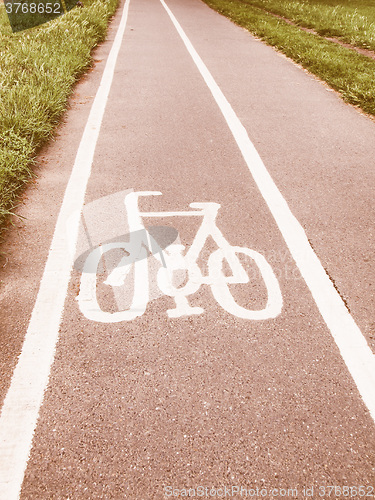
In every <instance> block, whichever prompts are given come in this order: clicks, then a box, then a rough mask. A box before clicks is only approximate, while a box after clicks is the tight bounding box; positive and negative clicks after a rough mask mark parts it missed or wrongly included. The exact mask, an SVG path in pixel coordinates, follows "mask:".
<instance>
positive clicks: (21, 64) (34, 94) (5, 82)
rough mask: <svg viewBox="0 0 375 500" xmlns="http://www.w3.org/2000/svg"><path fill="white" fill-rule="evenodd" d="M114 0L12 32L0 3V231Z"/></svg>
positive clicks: (104, 26)
mask: <svg viewBox="0 0 375 500" xmlns="http://www.w3.org/2000/svg"><path fill="white" fill-rule="evenodd" d="M117 4H118V0H94V1H88V0H85V7H83V8H78V7H77V8H74V9H73V10H72V11H70V12H69V13H68V14H66V15H64V16H62V17H59V18H58V19H56V20H54V21H51V22H49V23H47V24H43V25H41V26H40V27H38V28H33V29H30V30H25V31H22V32H18V33H12V31H11V28H10V25H9V22H8V19H7V16H6V12H5V8H4V6H3V5H1V4H0V102H1V109H0V229H1V228H3V227H4V223H5V221H6V220H7V217H8V215H9V214H10V213H11V212H12V211H13V210H14V207H15V205H16V202H17V197H18V195H19V192H20V189H21V188H22V186H23V185H24V184H25V183H26V182H27V181H28V180H29V179H30V178H31V177H32V176H33V169H32V167H33V158H34V157H35V154H36V152H37V150H38V149H39V148H40V147H41V146H42V145H43V144H44V143H45V142H46V141H47V140H48V139H49V138H50V137H51V136H52V134H53V130H54V128H55V126H56V125H57V124H58V122H59V119H60V117H61V115H62V113H63V111H64V110H65V109H66V105H67V100H68V97H69V95H70V93H71V91H72V87H73V85H74V83H75V82H76V81H77V79H78V77H79V76H80V75H82V73H83V72H84V71H85V70H86V69H87V68H88V67H89V66H90V65H91V50H92V48H93V47H95V46H96V45H97V44H98V42H100V41H102V40H103V39H104V37H105V34H106V30H107V25H108V22H109V19H110V17H111V16H112V15H113V13H114V12H115V10H116V7H117Z"/></svg>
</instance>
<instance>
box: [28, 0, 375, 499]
mask: <svg viewBox="0 0 375 500" xmlns="http://www.w3.org/2000/svg"><path fill="white" fill-rule="evenodd" d="M169 5H170V7H171V9H172V10H173V11H174V10H175V13H176V16H177V17H178V18H179V20H180V21H181V23H182V24H183V27H184V29H186V30H187V32H188V34H189V36H192V41H193V44H194V45H195V44H196V43H197V44H198V45H199V43H200V44H201V47H200V48H202V47H204V46H205V44H206V42H207V40H211V42H212V40H213V39H214V36H213V35H214V34H215V33H216V34H220V33H221V34H222V36H223V37H226V43H223V45H227V46H228V47H230V46H231V43H232V42H231V40H232V39H233V40H235V43H236V46H237V43H240V42H241V44H245V43H247V44H249V46H251V47H252V48H253V49H254V51H256V50H258V51H260V54H259V56H263V55H264V57H266V56H267V57H269V58H271V59H272V58H274V62H273V64H274V66H273V67H274V68H275V71H280V72H282V73H283V75H284V78H285V80H286V81H287V80H288V78H296V79H297V78H298V77H297V74H298V72H299V71H300V70H297V69H296V68H295V67H294V66H293V65H291V64H290V63H289V62H287V61H285V60H284V59H281V58H280V57H279V56H276V55H275V54H274V52H273V51H272V50H271V49H269V48H267V47H264V46H263V45H261V44H260V43H259V42H256V41H254V40H253V39H252V38H251V37H250V36H249V35H247V34H245V33H243V32H242V30H239V29H238V28H236V27H234V26H233V25H231V24H230V23H229V22H227V21H225V20H223V19H222V18H220V17H219V16H218V15H217V14H214V13H212V12H211V11H210V10H209V9H208V8H207V7H205V6H204V5H202V4H200V3H195V2H189V3H179V2H171V3H170V4H169ZM205 18H207V24H204V25H203V26H201V25H200V23H204V19H205ZM198 19H199V22H198V25H199V29H198V28H197V27H196V26H195V24H194V20H198ZM184 21H185V24H186V26H185V24H184ZM204 28H205V29H204ZM189 29H190V32H189ZM223 30H224V31H223ZM223 33H224V35H223ZM244 37H245V38H246V42H245V41H244ZM206 39H207V40H206ZM206 46H207V44H206ZM241 46H242V45H241ZM197 48H198V47H197ZM221 48H222V47H221ZM207 50H208V49H207ZM227 50H229V49H227ZM201 55H202V56H203V54H201ZM208 56H209V57H210V62H211V61H212V60H215V61H216V63H215V64H216V66H214V69H215V70H216V71H217V72H218V76H219V78H220V73H221V74H222V75H224V76H223V77H222V78H223V80H225V82H224V84H225V83H226V82H227V81H228V80H230V81H231V79H230V78H228V76H227V75H228V68H227V66H228V65H234V66H235V67H236V71H235V72H234V71H233V69H231V71H230V72H231V73H232V76H233V74H235V75H242V76H240V77H239V80H241V78H242V79H244V80H245V76H243V74H244V73H246V71H247V70H246V69H244V66H243V64H242V62H243V60H242V59H241V57H244V54H242V53H241V57H239V60H238V61H237V62H236V58H237V57H238V54H237V53H236V52H235V51H234V50H233V47H232V52H231V56H232V57H225V58H224V57H221V56H220V51H219V56H218V55H217V54H216V59H215V57H214V55H213V53H212V51H211V52H210V54H207V57H208ZM220 65H222V70H221V71H220V70H219V69H218V68H219V67H220ZM280 65H281V67H282V68H280ZM216 76H217V75H215V77H216ZM219 78H218V79H219ZM300 78H301V83H300V84H301V85H303V84H306V85H307V86H310V85H311V86H312V87H313V88H314V89H315V86H317V87H318V84H316V82H314V83H311V79H310V78H309V77H306V75H301V76H300ZM232 79H233V80H236V78H232ZM219 83H220V84H221V82H219ZM286 84H287V83H286ZM318 88H319V90H316V92H317V93H319V91H322V92H323V89H321V88H320V87H318ZM228 90H229V93H230V94H231V92H233V95H235V94H236V95H237V92H238V89H236V88H235V86H234V87H232V88H230V87H229V85H228ZM227 97H228V98H229V95H228V96H227ZM231 97H232V95H231ZM252 102H254V101H252ZM264 105H266V104H264ZM313 105H314V104H313ZM246 106H249V107H251V106H250V105H248V104H247V105H246V104H244V106H243V108H242V107H241V106H239V107H238V110H236V109H235V111H237V112H238V113H239V114H240V115H241V116H240V118H241V120H243V121H244V122H246V120H247V121H248V123H250V122H251V121H252V120H253V114H254V116H256V117H257V120H258V121H259V123H260V122H261V119H260V116H259V114H258V113H256V112H255V113H252V112H250V111H252V110H248V109H246ZM337 106H341V104H338V103H337ZM332 107H334V105H333V104H332ZM343 112H344V111H343ZM351 112H352V110H350V111H348V113H351ZM242 115H243V116H242ZM299 120H301V118H296V119H295V121H297V122H298V121H299ZM302 120H303V119H302ZM361 120H362V118H361ZM248 123H246V125H248ZM288 123H289V122H288ZM361 123H362V122H361ZM294 126H295V127H297V126H298V125H296V124H294ZM363 127H364V128H365V126H364V125H363ZM366 133H368V134H371V128H370V127H369V131H366ZM279 134H280V136H283V135H285V132H284V131H282V130H279ZM340 138H341V136H340ZM280 140H281V139H280V137H279V141H280ZM336 140H339V139H336ZM341 140H342V139H341ZM263 147H264V148H265V147H266V146H265V145H263ZM277 150H278V148H276V149H275V151H274V156H275V153H276V151H277ZM294 151H295V150H294ZM269 154H270V155H271V153H269ZM291 154H295V155H296V154H297V153H296V152H294V153H291ZM271 163H272V162H271ZM267 166H268V165H267ZM273 173H274V172H272V174H273ZM287 173H288V172H286V173H285V175H284V177H283V179H284V180H283V182H284V184H283V187H284V185H285V186H287V185H288V176H287ZM278 175H280V176H281V174H278ZM290 175H292V176H293V179H294V178H295V176H296V174H295V173H293V172H292V173H290ZM301 184H302V181H301ZM311 184H313V181H311ZM311 189H313V190H315V189H316V188H315V187H314V186H313V185H312V186H311ZM126 190H134V191H135V192H137V191H159V192H161V193H162V195H161V196H148V197H144V198H142V200H141V201H140V207H141V210H142V211H147V212H162V211H168V212H181V211H184V212H186V211H188V210H192V209H193V208H189V204H190V203H193V202H201V203H203V202H216V203H219V204H220V205H221V206H220V209H219V212H218V217H217V219H216V223H217V226H218V228H219V229H220V231H221V232H222V233H223V235H224V237H225V238H226V239H227V241H228V242H229V243H230V244H231V245H234V246H239V247H246V248H250V249H253V250H256V251H257V252H259V253H260V254H262V255H263V256H264V257H265V258H266V259H267V261H268V262H269V263H270V264H271V266H272V268H273V269H274V272H275V274H276V276H277V277H278V280H279V283H280V287H281V291H282V297H283V309H282V312H281V314H280V315H279V316H278V317H277V318H274V319H267V320H264V321H253V320H247V319H241V318H238V317H237V316H235V315H233V314H230V313H228V312H226V311H224V310H223V308H222V307H220V305H219V304H218V303H217V301H216V300H215V299H214V297H213V296H212V293H211V291H210V288H209V286H208V285H202V286H201V287H200V289H199V290H198V291H197V293H195V294H194V295H192V296H191V297H189V302H190V304H191V305H194V306H200V307H202V308H203V309H204V312H203V313H202V314H201V315H189V316H183V317H178V318H174V319H172V318H169V317H168V315H167V310H168V309H171V308H172V307H173V299H171V298H168V297H157V296H156V292H155V290H154V291H153V292H152V293H153V294H154V295H152V298H153V300H150V302H149V304H148V307H147V310H146V312H145V313H144V314H143V315H142V316H140V317H139V318H137V319H134V320H133V321H131V322H119V323H113V324H108V323H97V322H92V321H90V320H88V319H87V318H85V316H84V315H83V314H82V313H81V312H80V311H79V309H78V303H77V300H76V298H77V295H78V292H79V287H80V283H79V281H80V273H79V272H78V271H77V270H75V271H73V276H72V280H71V283H70V285H69V293H68V297H67V300H66V303H65V310H64V315H63V320H62V323H61V330H60V341H59V344H58V348H57V352H56V357H55V362H54V365H53V367H52V372H51V377H50V384H49V388H48V390H47V392H46V395H45V400H44V403H43V406H42V409H41V413H40V418H39V422H38V427H37V431H36V435H35V439H34V445H33V449H32V453H31V457H30V460H29V464H28V468H27V471H26V476H25V481H24V484H23V490H22V497H23V498H122V497H127V498H162V497H163V493H164V487H165V486H174V487H176V488H180V489H181V488H185V487H186V488H187V487H189V488H190V487H197V486H200V485H202V486H207V487H211V486H213V487H217V488H218V487H220V486H224V485H227V486H228V485H240V486H241V485H242V486H245V487H246V486H247V487H248V488H251V487H257V486H258V487H261V486H264V487H265V488H266V489H267V490H270V489H271V488H281V487H283V488H298V491H299V496H301V497H302V490H303V487H310V486H312V485H314V486H315V488H317V487H318V486H320V485H322V486H327V485H330V484H332V485H338V486H344V485H351V486H359V485H362V484H365V485H368V484H371V481H372V480H373V479H374V455H373V443H374V429H373V421H372V420H371V417H370V415H369V413H368V411H367V410H366V407H365V405H364V404H363V402H362V400H361V399H360V397H359V394H358V390H357V388H356V386H355V384H354V382H353V379H352V378H351V376H350V374H349V372H348V370H347V368H346V366H345V364H344V362H343V360H342V358H341V356H340V354H339V352H338V349H337V347H336V345H335V343H334V341H333V339H332V337H331V334H330V332H329V330H328V328H327V326H326V324H325V323H324V321H323V319H322V317H321V315H320V313H319V312H318V309H317V307H316V305H315V303H314V301H313V300H312V298H311V293H310V291H309V289H308V287H307V286H306V284H305V282H304V281H303V279H302V278H301V276H300V273H299V271H298V269H297V267H296V265H295V264H294V261H293V259H292V258H291V256H290V253H289V251H288V249H287V247H286V245H285V242H284V240H283V238H282V236H281V234H280V232H279V230H278V229H277V226H276V224H275V221H274V219H273V218H272V216H271V214H270V212H269V210H268V207H267V205H266V204H265V202H264V200H263V198H262V197H261V195H260V193H259V190H258V188H257V186H256V185H255V183H254V181H253V180H252V178H251V175H250V173H249V171H248V168H247V166H246V164H245V162H244V159H243V157H242V155H241V153H240V151H239V149H238V147H237V145H236V143H235V141H234V139H233V136H232V134H231V133H230V131H229V129H228V127H227V124H226V123H225V121H224V119H223V116H222V114H221V112H220V110H219V108H218V107H217V105H216V104H215V102H214V100H213V98H212V95H211V93H210V91H209V90H208V88H207V86H206V85H205V83H204V82H203V80H202V77H201V75H200V74H199V72H198V71H197V68H196V66H195V65H194V63H193V61H192V59H191V57H190V56H189V54H188V53H187V51H186V48H185V47H184V45H183V44H182V42H181V39H180V38H179V36H178V34H177V32H176V30H175V28H174V27H173V25H172V23H171V21H170V19H169V17H168V16H167V15H166V12H165V10H164V8H163V7H162V5H161V4H160V3H159V2H149V1H143V0H141V1H138V0H137V1H133V2H132V3H131V4H130V11H129V19H128V24H127V28H126V31H125V36H124V43H123V45H122V48H121V51H120V55H119V59H118V62H117V65H116V71H115V78H114V81H113V84H112V88H111V92H110V97H109V101H108V104H107V107H106V112H105V116H104V120H103V124H102V128H101V133H100V137H99V140H98V144H97V148H96V152H95V157H94V162H93V168H92V174H91V177H90V180H89V184H88V189H87V195H86V206H87V207H90V206H93V207H94V208H96V207H97V208H98V209H97V210H96V211H95V210H94V211H93V212H90V208H88V212H87V213H88V220H87V221H86V231H87V234H89V236H90V239H91V240H94V239H95V238H100V237H103V235H105V236H106V238H107V239H110V237H111V236H113V237H115V236H119V235H121V234H126V233H127V232H128V231H129V227H128V226H127V224H126V220H125V217H126V215H127V214H126V212H125V211H124V205H123V198H124V196H125V193H123V192H124V191H126ZM292 191H293V189H291V192H292ZM127 192H128V191H127ZM116 193H120V194H119V195H117V194H116ZM288 194H289V192H288ZM103 197H107V198H105V200H106V201H105V202H100V203H99V204H97V205H95V204H93V205H90V203H92V202H94V203H95V202H96V200H101V199H102V198H103ZM290 197H291V198H292V203H295V204H296V206H297V208H298V206H299V205H298V197H295V198H293V197H292V196H290ZM301 197H302V198H304V194H303V193H302V195H301ZM294 200H296V201H294ZM288 201H289V198H288ZM296 215H297V214H296ZM324 216H326V217H327V215H323V216H322V217H324ZM309 217H311V220H314V217H312V216H309ZM309 217H308V216H307V215H306V218H308V219H309V221H310V218H309ZM309 221H308V223H309ZM146 222H148V223H149V224H152V225H154V224H156V223H160V224H163V225H170V226H171V227H174V228H176V229H177V230H178V231H179V236H180V240H181V243H183V244H184V245H186V246H187V247H189V246H190V245H191V244H192V242H193V240H194V238H195V235H196V233H197V230H198V228H199V224H200V222H201V221H200V220H199V218H195V217H194V218H193V217H189V218H188V217H171V218H169V219H167V218H160V220H158V219H148V220H147V219H146ZM312 226H314V222H312ZM94 244H95V242H94ZM215 248H216V247H215V245H214V244H213V243H212V242H209V243H208V245H207V248H206V249H205V250H204V251H203V254H202V258H200V259H199V261H198V264H199V266H200V268H201V269H202V270H205V271H207V264H206V263H207V260H208V256H209V255H210V253H212V251H213V250H215ZM152 259H153V258H152V257H151V258H150V259H149V260H150V261H151V260H152ZM242 262H243V264H244V267H245V269H246V270H247V272H248V274H249V275H250V276H253V277H254V276H255V277H257V269H256V268H255V267H254V266H253V265H252V264H251V262H250V260H249V259H246V258H245V259H244V260H243V261H242ZM151 274H152V273H151ZM152 277H153V279H154V281H155V270H154V274H153V275H152V276H151V278H152ZM103 279H104V278H102V279H101V282H100V286H99V288H98V293H99V295H100V304H101V307H102V308H103V309H107V310H114V309H115V308H116V307H117V305H118V297H117V295H118V293H120V295H121V290H120V291H119V292H116V291H114V292H113V291H112V290H111V289H110V288H108V287H106V286H105V285H103V284H102V282H103ZM151 280H152V279H151ZM151 286H152V285H151ZM231 290H232V293H233V296H234V297H235V300H236V302H237V303H238V304H240V305H243V306H245V305H247V307H249V300H250V304H251V307H253V308H254V309H256V308H262V307H264V303H265V301H266V300H267V297H266V293H265V288H264V286H263V284H262V281H261V280H260V279H253V280H252V282H251V283H249V284H247V285H246V284H242V285H233V286H232V287H231ZM126 291H128V290H126ZM123 292H124V290H123ZM116 293H117V295H116ZM116 300H117V303H116ZM364 321H365V320H364ZM317 491H318V490H317V489H315V493H316V492H317Z"/></svg>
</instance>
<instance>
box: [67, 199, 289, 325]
mask: <svg viewBox="0 0 375 500" xmlns="http://www.w3.org/2000/svg"><path fill="white" fill-rule="evenodd" d="M161 194H162V193H160V192H159V191H140V192H132V193H129V194H127V195H126V197H125V200H124V203H125V206H126V209H127V214H128V223H129V230H130V235H132V234H136V233H137V232H138V234H139V232H140V230H143V231H144V232H145V234H147V231H146V230H145V227H144V225H143V222H142V217H203V220H202V224H201V226H200V228H199V229H198V232H197V234H196V236H195V239H194V241H193V243H192V245H191V246H190V248H189V249H188V250H187V252H186V253H185V255H184V253H183V252H184V250H185V247H184V245H179V244H172V245H170V246H169V247H168V248H167V249H165V250H164V253H163V252H162V251H160V253H159V254H158V253H155V252H152V253H153V256H154V257H155V258H156V259H157V260H158V261H159V262H160V263H161V264H163V266H161V267H160V268H159V269H158V271H157V285H158V287H159V289H160V291H161V292H162V293H164V294H165V295H168V296H170V297H173V299H174V301H175V304H176V307H175V308H174V309H169V310H167V313H168V316H169V317H170V318H177V317H180V316H187V315H191V314H201V313H203V312H204V309H203V308H202V307H193V306H191V305H190V304H189V301H188V296H189V295H192V294H194V293H195V292H196V291H197V290H198V289H199V288H200V287H201V285H209V286H210V287H211V291H212V294H213V296H214V298H215V299H216V301H217V302H218V304H219V305H220V306H221V307H222V308H223V309H224V310H225V311H227V312H228V313H230V314H233V315H234V316H237V317H239V318H244V319H249V320H265V319H270V318H275V317H276V316H278V315H279V314H280V312H281V310H282V305H283V299H282V295H281V290H280V286H279V282H278V280H277V278H276V276H275V274H274V272H273V270H272V268H271V266H270V265H269V264H268V262H267V261H266V259H265V258H264V257H263V255H261V254H260V253H258V252H256V251H255V250H251V249H249V248H244V247H239V246H232V245H230V244H229V243H228V241H227V240H226V239H225V238H224V236H223V234H222V233H221V231H220V230H219V228H218V227H217V225H216V217H217V214H218V211H219V208H220V205H219V204H218V203H211V202H205V203H190V207H191V208H193V209H195V210H191V211H186V212H140V210H139V206H138V202H139V198H140V197H142V196H159V195H161ZM209 237H211V238H212V239H213V241H214V242H215V243H216V245H217V247H218V249H217V250H215V251H213V252H212V253H211V255H210V256H209V258H208V261H207V269H208V273H207V276H203V274H202V272H201V270H200V268H199V266H198V264H197V261H198V257H199V255H200V253H201V251H202V249H203V247H204V246H205V243H206V241H207V239H208V238H209ZM147 247H148V248H147ZM152 247H155V242H153V241H150V239H149V240H148V245H144V244H143V245H139V244H138V246H137V245H136V246H134V242H132V241H130V242H112V243H107V244H103V245H102V246H99V247H97V248H95V249H94V250H92V252H91V253H90V254H89V255H88V257H87V259H86V261H85V264H84V267H83V272H82V277H81V286H80V293H79V295H78V297H77V300H78V304H79V308H80V310H81V312H82V313H83V314H84V315H85V316H86V318H88V319H90V320H93V321H97V322H101V323H116V322H120V321H131V320H133V319H135V318H137V317H139V316H142V315H143V314H144V312H145V311H146V307H147V304H148V302H149V269H148V258H147V257H149V255H150V248H152ZM114 248H121V249H123V250H125V251H126V252H127V254H128V255H129V254H132V253H133V255H132V256H131V259H129V256H127V257H124V258H123V259H122V260H121V261H120V262H119V264H118V265H117V266H116V267H115V268H114V269H113V271H112V272H111V273H110V274H109V275H108V277H107V280H106V281H105V282H104V283H105V284H106V285H110V286H121V285H123V284H124V282H125V280H126V279H127V276H129V273H130V271H131V270H132V269H133V273H134V287H133V297H132V302H131V305H130V308H129V309H127V310H124V311H117V312H108V311H103V310H102V309H101V308H100V306H99V304H98V300H97V296H96V295H97V292H96V288H97V270H98V268H99V263H100V261H101V259H102V257H103V255H104V254H105V253H106V252H108V251H110V250H112V249H114ZM134 248H137V255H136V256H135V255H134ZM237 254H244V255H246V256H248V257H250V258H251V259H252V261H253V262H254V263H255V264H256V266H257V267H258V269H259V272H260V276H261V277H262V279H263V281H264V284H265V287H266V290H267V296H268V299H267V303H266V305H265V307H264V309H257V310H251V309H246V308H245V307H242V306H240V305H239V304H237V303H236V301H235V299H234V298H233V296H232V294H231V291H230V289H229V285H233V284H241V283H249V276H248V275H247V273H246V271H245V269H244V267H243V266H242V264H241V262H240V260H239V258H238V256H237ZM164 259H165V261H164ZM225 260H226V262H227V263H228V265H229V268H230V270H231V273H232V274H231V275H230V276H227V275H226V274H224V272H223V264H224V261H225ZM164 265H165V266H164ZM92 269H94V271H95V272H92ZM181 270H184V271H185V272H186V273H187V275H188V280H187V282H186V284H185V285H184V286H182V287H177V286H174V285H173V274H174V272H175V271H181Z"/></svg>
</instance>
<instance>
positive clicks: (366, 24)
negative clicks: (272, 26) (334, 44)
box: [243, 0, 375, 50]
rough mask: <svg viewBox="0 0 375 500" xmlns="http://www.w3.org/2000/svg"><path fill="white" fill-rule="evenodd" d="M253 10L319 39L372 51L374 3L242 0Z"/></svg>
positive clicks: (365, 0)
mask: <svg viewBox="0 0 375 500" xmlns="http://www.w3.org/2000/svg"><path fill="white" fill-rule="evenodd" d="M243 1H244V3H247V4H249V5H252V6H253V7H260V8H262V9H264V10H267V11H269V12H272V13H274V14H277V15H279V16H283V17H286V18H288V19H290V20H291V21H293V22H294V23H296V24H298V25H299V26H303V27H304V28H311V29H313V30H314V31H316V32H317V33H318V34H319V35H321V36H325V37H335V38H339V39H341V40H342V41H343V42H346V43H350V44H352V45H354V46H356V47H361V48H366V49H370V50H375V4H374V2H373V0H355V1H353V0H304V1H301V0H243Z"/></svg>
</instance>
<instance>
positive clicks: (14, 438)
mask: <svg viewBox="0 0 375 500" xmlns="http://www.w3.org/2000/svg"><path fill="white" fill-rule="evenodd" d="M129 1H130V0H127V1H126V3H125V5H124V9H123V13H122V18H121V21H120V25H119V27H118V30H117V33H116V37H115V40H114V42H113V45H112V48H111V51H110V53H109V56H108V59H107V63H106V66H105V69H104V73H103V75H102V79H101V82H100V86H99V88H98V91H97V93H96V96H95V99H94V102H93V104H92V107H91V111H90V115H89V117H88V120H87V123H86V127H85V130H84V132H83V135H82V139H81V142H80V145H79V148H78V151H77V155H76V158H75V162H74V166H73V169H72V173H71V175H70V179H69V182H68V185H67V188H66V191H65V195H64V199H63V202H62V206H61V209H60V213H59V216H58V219H57V223H56V227H55V232H54V235H53V239H52V243H51V247H50V250H49V255H48V259H47V262H46V266H45V269H44V273H43V277H42V281H41V284H40V288H39V292H38V296H37V299H36V302H35V306H34V309H33V312H32V316H31V319H30V323H29V327H28V330H27V333H26V336H25V341H24V344H23V347H22V352H21V355H20V357H19V360H18V364H17V366H16V368H15V370H14V373H13V377H12V381H11V385H10V388H9V391H8V393H7V395H6V398H5V401H4V405H3V408H2V412H1V417H0V498H1V499H4V500H5V499H6V500H14V499H17V498H19V495H20V491H21V486H22V482H23V477H24V474H25V470H26V465H27V461H28V458H29V454H30V450H31V444H32V439H33V435H34V431H35V427H36V423H37V419H38V414H39V409H40V406H41V403H42V401H43V396H44V391H45V388H46V386H47V384H48V378H49V373H50V368H51V365H52V362H53V358H54V354H55V347H56V343H57V340H58V335H59V327H60V321H61V316H62V312H63V309H64V302H65V297H66V294H67V288H68V284H69V280H70V273H71V268H72V257H71V255H72V254H71V252H70V251H69V246H68V241H67V237H66V223H67V220H68V218H69V216H70V215H71V214H72V213H73V212H75V211H77V213H80V212H81V210H82V206H83V202H84V197H85V192H86V186H87V182H88V179H89V177H90V173H91V165H92V161H93V157H94V152H95V147H96V142H97V139H98V136H99V131H100V127H101V123H102V118H103V115H104V111H105V108H106V103H107V99H108V94H109V91H110V88H111V84H112V80H113V75H114V70H115V65H116V61H117V56H118V53H119V50H120V47H121V44H122V39H123V36H124V32H125V27H126V22H127V17H128V10H129ZM78 219H79V218H76V220H75V223H71V224H70V229H71V231H72V233H73V234H72V235H70V237H71V239H72V240H74V241H75V242H76V240H77V235H78V223H79V220H78ZM75 244H76V243H75Z"/></svg>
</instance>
